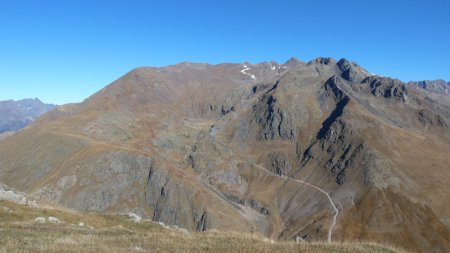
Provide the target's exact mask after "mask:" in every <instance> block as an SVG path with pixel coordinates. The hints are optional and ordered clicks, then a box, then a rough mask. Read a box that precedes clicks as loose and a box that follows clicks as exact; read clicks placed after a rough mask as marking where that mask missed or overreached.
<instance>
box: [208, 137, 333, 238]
mask: <svg viewBox="0 0 450 253" xmlns="http://www.w3.org/2000/svg"><path fill="white" fill-rule="evenodd" d="M214 141H215V142H216V143H218V144H220V145H221V146H222V147H224V148H225V149H226V150H227V151H228V153H231V154H233V155H234V156H237V157H239V158H240V159H239V160H240V161H241V162H243V163H246V164H249V165H252V166H255V167H256V168H258V169H261V170H263V171H264V172H266V173H269V174H271V175H274V176H277V177H281V178H283V179H285V180H292V181H295V182H298V183H301V184H304V185H306V186H309V187H311V188H313V189H315V190H316V191H319V192H320V193H322V194H323V195H325V196H326V197H327V199H328V201H329V202H330V204H331V206H332V208H333V210H334V215H333V221H332V223H331V225H330V228H329V229H328V237H327V241H328V242H329V243H330V242H331V239H332V235H333V228H334V226H335V225H336V219H337V216H338V215H339V209H338V208H337V207H336V204H335V203H334V202H333V199H332V198H331V196H330V194H329V193H328V192H326V191H325V190H324V189H322V188H320V187H318V186H316V185H313V184H311V183H308V182H306V181H303V180H300V179H295V178H292V177H287V176H284V175H279V174H276V173H273V172H272V171H270V170H268V169H266V168H265V167H263V166H261V165H259V164H256V163H252V162H248V161H245V160H244V159H242V158H241V156H240V155H238V154H236V153H235V152H234V151H233V150H231V149H230V148H228V146H227V145H225V144H224V143H222V142H221V141H218V140H217V139H215V138H214Z"/></svg>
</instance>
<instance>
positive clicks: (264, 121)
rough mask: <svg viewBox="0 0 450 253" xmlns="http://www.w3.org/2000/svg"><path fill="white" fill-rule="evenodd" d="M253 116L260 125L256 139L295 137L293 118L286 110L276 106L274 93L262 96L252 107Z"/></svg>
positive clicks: (290, 138) (292, 138) (291, 138)
mask: <svg viewBox="0 0 450 253" xmlns="http://www.w3.org/2000/svg"><path fill="white" fill-rule="evenodd" d="M253 117H254V118H255V121H256V123H257V124H258V125H260V126H261V130H260V132H259V135H258V139H260V140H273V139H277V138H281V139H287V140H294V139H295V128H294V123H293V118H292V116H291V115H290V114H289V113H288V112H287V111H284V110H283V109H282V108H280V107H278V106H277V98H276V96H275V95H274V94H267V95H264V96H263V97H262V99H261V100H260V101H259V102H258V103H257V104H256V105H255V106H254V107H253Z"/></svg>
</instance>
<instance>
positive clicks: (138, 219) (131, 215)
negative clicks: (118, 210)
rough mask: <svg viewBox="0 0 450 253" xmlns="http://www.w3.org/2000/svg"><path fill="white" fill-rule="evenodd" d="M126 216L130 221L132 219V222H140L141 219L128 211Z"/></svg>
mask: <svg viewBox="0 0 450 253" xmlns="http://www.w3.org/2000/svg"><path fill="white" fill-rule="evenodd" d="M128 217H129V218H130V219H131V220H132V221H134V223H141V220H142V218H141V216H138V215H137V214H135V213H128Z"/></svg>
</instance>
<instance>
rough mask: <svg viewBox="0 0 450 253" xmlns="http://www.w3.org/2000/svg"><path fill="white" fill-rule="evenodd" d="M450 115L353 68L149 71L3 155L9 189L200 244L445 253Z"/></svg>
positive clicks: (43, 122)
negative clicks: (207, 236) (163, 228)
mask: <svg viewBox="0 0 450 253" xmlns="http://www.w3.org/2000/svg"><path fill="white" fill-rule="evenodd" d="M449 113H450V100H449V99H448V96H442V95H437V96H434V95H430V94H429V93H428V92H427V91H425V90H423V89H418V88H417V89H415V88H411V87H410V86H409V85H407V84H405V83H403V82H401V81H399V80H396V79H391V78H386V77H380V76H376V75H372V74H370V72H368V71H367V70H365V69H363V68H361V67H360V66H359V65H358V64H356V63H352V62H350V61H348V60H346V59H341V60H339V61H336V60H334V59H332V58H317V59H314V60H312V61H310V62H301V61H299V60H297V59H295V58H293V59H290V60H289V61H287V62H286V63H284V64H279V63H276V62H263V63H259V64H251V63H240V64H231V63H225V64H218V65H211V64H204V63H188V62H185V63H181V64H177V65H173V66H168V67H163V68H153V67H143V68H138V69H135V70H132V71H131V72H129V73H127V74H126V75H124V76H123V77H121V78H119V79H118V80H117V81H115V82H113V83H112V84H110V85H108V86H107V87H105V88H103V89H102V90H100V91H99V92H97V93H96V94H94V95H92V96H91V97H89V98H88V99H86V100H85V101H83V102H82V103H80V104H74V105H67V106H60V107H58V108H56V109H55V110H53V111H51V112H49V113H47V114H45V115H44V116H42V117H41V118H39V119H38V120H37V122H36V123H35V124H33V125H32V126H31V127H29V128H27V129H25V130H23V131H21V132H19V133H18V134H16V135H14V136H12V137H10V138H7V139H6V140H4V141H2V142H1V143H0V181H3V182H5V183H6V184H8V185H11V186H13V187H15V188H17V189H18V190H20V191H23V192H26V193H28V194H31V195H32V196H34V197H35V198H37V199H39V198H42V199H45V200H50V201H53V202H56V203H58V204H62V205H65V206H67V207H70V208H75V209H79V210H95V211H102V212H133V213H136V214H137V215H139V216H142V217H144V218H151V219H153V220H155V221H160V222H164V223H165V224H170V225H177V226H178V227H182V228H186V229H189V230H200V231H203V230H210V229H221V230H238V231H246V232H249V231H258V232H259V233H262V234H264V235H266V236H268V237H271V238H273V239H278V240H294V239H297V238H302V240H305V241H314V240H326V239H327V238H328V237H331V240H341V239H346V240H351V239H368V240H374V241H388V242H390V243H393V244H400V245H401V246H403V247H406V248H408V249H409V250H411V251H427V252H445V250H446V249H447V248H448V246H449V244H450V242H449V239H448V238H450V231H449V226H450V209H449V203H448V196H449V194H450V188H449V186H448V181H449V180H450V175H449V170H448V163H449V158H448V153H450V145H449V144H450V130H449V124H450V115H449ZM29 154H32V155H29ZM319 189H320V190H319ZM324 193H326V194H324ZM336 209H337V210H338V211H336ZM424 221H426V222H424ZM420 231H422V232H420ZM424 231H425V232H424ZM330 234H331V236H329V235H330Z"/></svg>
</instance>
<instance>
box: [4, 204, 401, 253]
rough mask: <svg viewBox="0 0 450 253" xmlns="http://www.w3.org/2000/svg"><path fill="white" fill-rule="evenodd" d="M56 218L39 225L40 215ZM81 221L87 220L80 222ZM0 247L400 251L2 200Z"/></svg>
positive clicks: (19, 249) (9, 249) (22, 249)
mask: <svg viewBox="0 0 450 253" xmlns="http://www.w3.org/2000/svg"><path fill="white" fill-rule="evenodd" d="M48 216H52V217H57V218H58V219H59V220H60V222H58V223H48V222H47V223H43V224H40V223H38V222H36V221H34V219H35V218H36V217H48ZM80 222H82V223H84V225H83V226H80V224H79V223H80ZM0 252H313V253H322V252H333V253H337V252H380V253H381V252H383V253H384V252H386V253H387V252H402V251H401V250H398V249H394V248H391V247H385V246H381V245H377V244H372V243H364V242H342V243H332V244H328V243H322V242H314V243H301V244H297V243H294V242H273V241H271V240H268V239H266V238H264V237H262V236H259V235H256V234H242V233H237V232H219V231H210V232H202V233H188V232H185V231H182V230H177V229H167V228H164V227H162V226H160V225H159V224H157V223H154V222H151V221H144V222H141V223H140V224H135V223H134V222H132V221H130V220H129V219H128V217H126V216H116V215H104V214H99V213H79V212H74V211H70V210H63V209H53V208H30V207H26V206H20V205H16V204H13V203H10V202H6V201H0Z"/></svg>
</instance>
